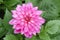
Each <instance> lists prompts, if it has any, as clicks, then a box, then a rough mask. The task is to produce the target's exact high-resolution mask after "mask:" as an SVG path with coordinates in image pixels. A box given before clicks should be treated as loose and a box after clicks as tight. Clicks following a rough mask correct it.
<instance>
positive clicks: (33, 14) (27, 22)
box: [9, 3, 45, 38]
mask: <svg viewBox="0 0 60 40" xmlns="http://www.w3.org/2000/svg"><path fill="white" fill-rule="evenodd" d="M41 14H42V11H41V10H38V7H33V5H32V3H28V4H23V5H22V6H21V5H17V7H16V10H12V17H13V18H12V20H11V21H10V22H9V24H11V25H13V29H14V33H15V34H19V33H21V34H24V36H25V37H27V38H31V37H32V35H36V33H39V32H40V29H41V25H42V24H43V23H44V22H45V20H44V19H43V18H42V17H41Z"/></svg>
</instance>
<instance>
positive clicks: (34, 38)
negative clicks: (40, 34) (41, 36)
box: [25, 36, 37, 40]
mask: <svg viewBox="0 0 60 40" xmlns="http://www.w3.org/2000/svg"><path fill="white" fill-rule="evenodd" d="M25 40H37V39H36V36H33V37H32V38H25Z"/></svg>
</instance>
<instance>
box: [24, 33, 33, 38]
mask: <svg viewBox="0 0 60 40" xmlns="http://www.w3.org/2000/svg"><path fill="white" fill-rule="evenodd" d="M24 35H25V37H26V38H31V37H32V34H31V35H30V34H29V33H28V32H26V33H25V34H24Z"/></svg>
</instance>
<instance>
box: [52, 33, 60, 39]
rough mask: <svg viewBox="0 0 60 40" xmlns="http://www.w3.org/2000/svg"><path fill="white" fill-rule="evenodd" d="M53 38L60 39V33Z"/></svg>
mask: <svg viewBox="0 0 60 40" xmlns="http://www.w3.org/2000/svg"><path fill="white" fill-rule="evenodd" d="M52 40H60V34H59V35H57V36H56V37H54V38H52Z"/></svg>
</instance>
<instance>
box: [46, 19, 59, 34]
mask: <svg viewBox="0 0 60 40" xmlns="http://www.w3.org/2000/svg"><path fill="white" fill-rule="evenodd" d="M59 27H60V20H51V21H48V23H47V24H46V27H45V29H46V31H47V32H48V33H49V34H55V33H56V32H57V31H58V30H59Z"/></svg>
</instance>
